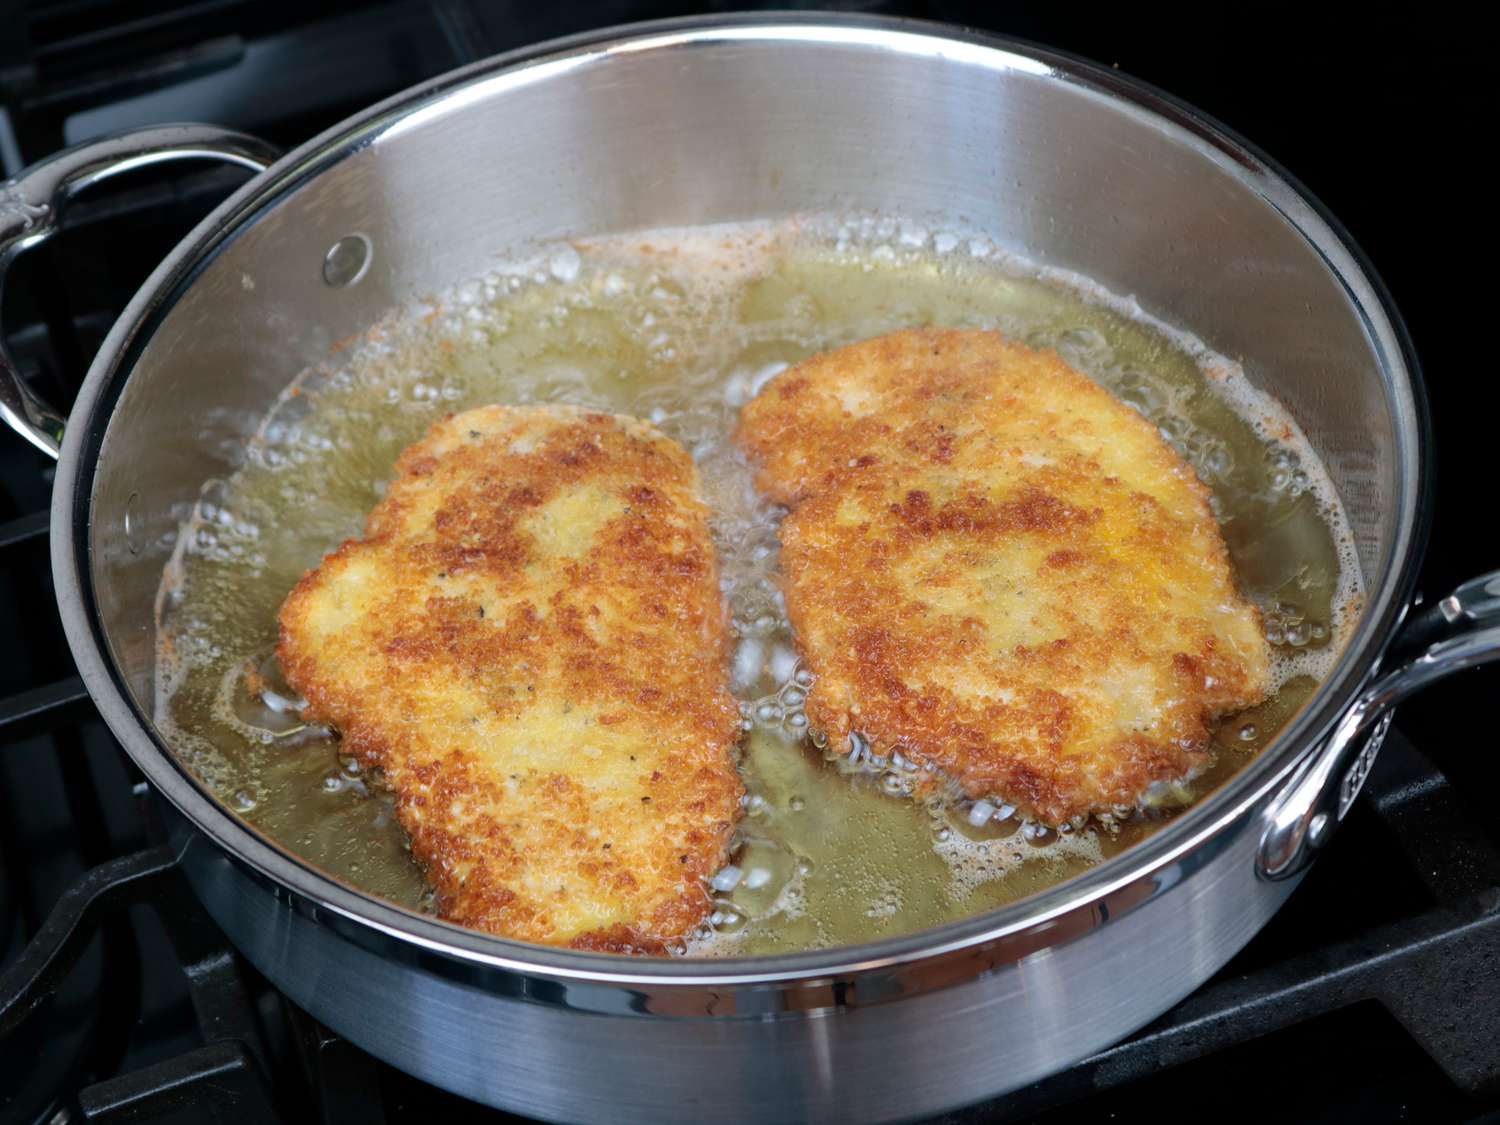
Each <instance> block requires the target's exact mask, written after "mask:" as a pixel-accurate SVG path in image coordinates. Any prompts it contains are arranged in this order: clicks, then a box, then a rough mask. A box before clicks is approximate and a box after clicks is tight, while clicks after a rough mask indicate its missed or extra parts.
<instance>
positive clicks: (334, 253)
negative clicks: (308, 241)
mask: <svg viewBox="0 0 1500 1125" xmlns="http://www.w3.org/2000/svg"><path fill="white" fill-rule="evenodd" d="M372 256H373V255H372V251H371V246H370V240H369V239H368V238H366V237H365V236H364V235H362V234H346V235H345V236H344V237H343V238H341V239H339V240H338V241H337V242H335V243H334V244H333V245H332V246H330V247H329V248H328V253H326V254H324V255H323V280H324V281H325V282H327V283H328V284H329V285H331V286H333V287H334V288H335V289H344V288H346V287H348V286H350V285H353V284H355V283H356V282H358V281H359V280H360V278H362V277H364V276H365V274H366V273H367V272H368V271H369V269H370V258H371V257H372Z"/></svg>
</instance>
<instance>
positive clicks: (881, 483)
mask: <svg viewBox="0 0 1500 1125" xmlns="http://www.w3.org/2000/svg"><path fill="white" fill-rule="evenodd" d="M739 437H740V441H741V443H742V444H743V445H744V446H745V447H746V448H747V449H748V450H749V451H750V452H751V454H752V455H753V456H754V457H755V458H756V459H757V460H758V461H759V463H760V465H761V467H762V472H761V476H760V483H761V487H762V488H763V489H764V490H765V491H766V492H767V493H769V494H770V495H771V496H772V497H773V498H775V499H776V500H777V501H778V502H780V503H782V504H786V505H787V506H789V508H790V509H791V510H790V512H789V514H788V515H787V517H786V519H785V521H784V522H783V524H782V530H781V536H782V564H781V565H782V573H783V576H784V583H785V587H786V599H787V608H788V611H789V613H790V616H791V620H792V625H793V627H794V628H795V629H796V631H797V635H798V643H799V645H800V647H801V649H802V651H803V654H804V656H805V658H806V660H807V662H808V664H809V666H810V668H811V669H812V671H813V673H814V675H815V676H816V677H817V679H816V682H815V683H814V685H813V687H812V690H811V693H810V695H809V698H808V702H807V710H808V716H809V719H810V720H811V722H812V723H813V724H814V725H815V726H816V727H820V728H821V729H823V730H824V731H825V732H826V733H827V734H828V736H829V737H830V739H832V740H833V741H834V743H835V745H837V746H840V747H844V748H847V747H848V746H849V745H850V735H851V733H858V734H860V735H863V736H864V737H866V738H868V739H870V740H871V742H872V743H874V744H875V745H876V747H877V748H878V749H881V750H883V749H884V748H899V749H901V750H902V751H903V752H904V753H906V754H907V755H909V756H911V757H914V758H917V759H919V760H921V761H924V762H926V763H927V764H929V765H931V766H932V767H934V768H936V769H937V770H939V771H940V772H941V773H943V774H945V775H947V776H948V777H950V778H951V779H953V780H955V781H956V782H957V783H958V784H959V785H960V786H961V787H962V789H963V790H964V792H965V793H967V794H968V795H969V796H971V797H974V798H979V797H994V798H998V799H1000V800H1003V801H1006V802H1008V803H1010V804H1013V805H1016V806H1017V807H1018V808H1020V809H1021V810H1022V812H1023V813H1025V814H1027V815H1030V816H1034V817H1037V818H1039V819H1041V820H1045V821H1047V822H1051V823H1058V822H1061V821H1064V820H1068V819H1071V818H1074V817H1076V816H1079V815H1081V814H1085V813H1089V812H1096V811H1104V810H1107V809H1109V808H1110V807H1111V806H1115V805H1121V804H1134V803H1135V802H1136V801H1137V800H1138V799H1139V798H1140V796H1141V794H1142V793H1143V791H1144V790H1145V789H1146V788H1147V787H1148V786H1149V785H1150V783H1151V782H1153V781H1169V780H1175V779H1179V778H1182V777H1184V776H1187V775H1190V774H1192V773H1195V772H1197V771H1199V770H1201V769H1202V768H1203V766H1204V765H1206V764H1207V762H1208V759H1209V756H1210V747H1209V735H1210V733H1211V731H1210V728H1211V724H1212V723H1213V722H1214V721H1215V719H1216V718H1218V717H1219V716H1221V715H1223V714H1225V713H1227V712H1230V711H1234V710H1238V709H1240V708H1243V707H1246V706H1248V705H1250V704H1253V703H1255V702H1258V701H1259V700H1261V699H1262V698H1264V696H1265V694H1266V692H1267V690H1268V684H1269V671H1268V666H1269V650H1268V649H1267V646H1266V642H1265V638H1264V636H1263V633H1262V631H1261V627H1260V621H1259V616H1258V614H1257V613H1256V611H1255V609H1254V607H1252V606H1251V605H1249V604H1248V603H1247V602H1245V601H1244V599H1242V598H1241V597H1240V596H1239V595H1238V594H1237V593H1236V591H1235V587H1234V581H1233V576H1232V573H1231V570H1230V565H1229V559H1228V554H1227V551H1226V549H1225V546H1224V542H1223V538H1222V536H1221V535H1220V533H1219V529H1218V525H1217V523H1216V522H1215V520H1214V518H1213V515H1212V512H1211V511H1210V509H1209V506H1208V490H1207V488H1205V487H1204V485H1203V484H1202V482H1200V481H1199V480H1198V478H1197V477H1196V476H1195V475H1194V473H1193V471H1192V469H1191V468H1190V467H1189V466H1188V465H1186V464H1185V463H1184V462H1182V460H1181V459H1179V458H1178V457H1177V456H1176V455H1175V454H1174V453H1173V452H1172V451H1171V449H1170V448H1168V446H1167V445H1166V443H1165V442H1164V441H1163V440H1162V438H1161V436H1160V435H1159V434H1158V433H1157V432H1156V430H1155V428H1154V427H1152V426H1151V424H1150V423H1149V422H1147V421H1146V420H1145V419H1144V418H1142V417H1140V416H1139V415H1138V414H1136V413H1135V412H1134V411H1132V410H1130V409H1129V408H1128V407H1126V406H1125V405H1124V404H1122V403H1120V402H1119V401H1118V400H1116V399H1115V398H1113V396H1111V395H1110V394H1109V393H1108V392H1107V391H1105V390H1104V389H1103V388H1101V387H1099V386H1098V385H1097V384H1095V383H1094V382H1092V381H1091V380H1090V379H1088V378H1087V377H1085V376H1083V375H1081V374H1079V373H1078V372H1076V371H1074V370H1073V369H1071V368H1070V367H1068V366H1067V364H1065V363H1064V362H1063V361H1062V360H1061V359H1059V358H1058V357H1057V355H1056V354H1054V353H1052V352H1050V351H1048V352H1037V351H1033V350H1031V349H1029V348H1026V347H1024V346H1022V345H1020V344H1016V343H1012V342H1010V341H1008V340H1006V339H1004V338H1003V337H1002V336H1001V335H1000V334H999V333H996V332H983V331H937V330H927V331H915V330H914V331H905V332H897V333H894V334H892V335H889V336H883V337H880V338H878V339H874V340H867V341H865V342H863V343H859V344H854V345H851V346H849V347H846V348H840V349H838V350H837V351H833V352H829V353H827V354H824V355H820V356H815V357H814V358H812V359H809V360H807V361H806V362H804V363H802V364H799V365H798V366H796V367H794V368H792V369H791V370H789V371H786V372H784V373H782V374H781V375H780V376H778V377H777V378H776V379H774V380H772V382H771V383H770V384H769V385H768V386H767V387H766V388H765V390H764V391H763V392H762V393H761V394H760V395H759V397H757V398H756V399H755V401H753V402H751V403H750V404H749V406H747V407H746V409H745V412H744V416H743V418H742V420H741V428H740V435H739Z"/></svg>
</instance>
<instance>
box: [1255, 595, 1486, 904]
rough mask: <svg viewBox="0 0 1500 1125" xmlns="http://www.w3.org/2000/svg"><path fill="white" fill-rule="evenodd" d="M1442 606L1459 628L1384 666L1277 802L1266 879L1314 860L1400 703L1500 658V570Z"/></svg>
mask: <svg viewBox="0 0 1500 1125" xmlns="http://www.w3.org/2000/svg"><path fill="white" fill-rule="evenodd" d="M1436 609H1437V611H1438V612H1439V613H1440V614H1441V617H1442V619H1443V620H1444V621H1445V622H1447V623H1448V624H1449V625H1450V626H1453V627H1454V635H1452V636H1448V637H1442V638H1440V639H1437V640H1435V641H1433V642H1432V643H1430V644H1429V645H1428V646H1427V647H1426V648H1425V649H1423V650H1422V651H1421V652H1420V653H1419V654H1418V655H1416V656H1415V657H1412V658H1410V659H1407V660H1403V661H1401V662H1400V663H1398V664H1397V665H1396V666H1395V667H1394V668H1392V669H1391V670H1389V671H1382V673H1381V675H1380V676H1379V677H1378V678H1377V679H1376V680H1375V681H1374V682H1373V683H1372V684H1370V685H1369V686H1368V687H1366V688H1365V689H1364V690H1363V691H1361V692H1360V693H1359V695H1358V697H1356V699H1355V700H1354V702H1353V703H1352V704H1351V705H1350V707H1349V709H1348V710H1347V711H1345V712H1344V713H1343V715H1342V716H1340V718H1339V721H1338V723H1337V725H1336V726H1335V727H1334V728H1333V733H1332V734H1330V735H1329V736H1328V740H1327V741H1326V742H1325V743H1324V744H1323V746H1322V748H1321V749H1319V751H1318V752H1317V753H1316V754H1314V755H1312V756H1311V757H1309V758H1308V760H1307V761H1306V762H1305V763H1304V764H1303V766H1302V768H1301V769H1300V770H1298V772H1297V774H1296V775H1295V776H1294V777H1293V779H1292V781H1291V783H1290V784H1289V785H1288V786H1287V788H1286V791H1285V792H1284V793H1283V794H1282V795H1281V796H1280V797H1278V798H1277V799H1276V801H1274V802H1273V803H1272V806H1271V809H1270V811H1269V812H1268V813H1267V822H1268V823H1267V826H1266V831H1265V834H1264V835H1263V836H1262V837H1261V842H1260V851H1259V853H1258V854H1257V856H1256V861H1255V862H1256V869H1257V871H1259V873H1260V875H1261V876H1262V877H1263V878H1266V879H1286V878H1290V877H1292V876H1294V875H1298V874H1300V873H1301V872H1302V871H1303V870H1304V869H1306V867H1307V865H1308V864H1309V863H1311V862H1312V859H1313V854H1314V853H1315V852H1316V851H1317V849H1318V848H1319V847H1321V846H1322V845H1323V844H1324V843H1325V842H1326V841H1327V839H1328V837H1329V835H1330V833H1331V830H1332V826H1333V825H1335V824H1337V822H1338V821H1341V820H1343V819H1344V816H1345V815H1346V814H1347V813H1348V811H1349V808H1350V806H1352V805H1353V803H1354V798H1355V797H1357V796H1358V795H1359V790H1360V786H1362V785H1363V784H1364V780H1365V777H1366V775H1368V773H1369V772H1370V766H1371V765H1372V764H1373V762H1374V757H1375V754H1376V753H1377V752H1378V751H1379V749H1380V738H1381V737H1383V736H1384V734H1385V729H1386V727H1388V726H1389V725H1390V720H1391V711H1392V708H1394V707H1395V706H1396V705H1397V704H1398V703H1400V702H1401V701H1402V700H1403V699H1405V698H1406V697H1407V696H1409V695H1411V694H1413V693H1415V692H1418V691H1420V690H1421V689H1422V688H1424V687H1427V686H1428V685H1429V684H1432V683H1435V682H1436V681H1438V680H1440V679H1442V678H1443V677H1444V676H1451V675H1452V674H1453V673H1455V672H1461V671H1463V670H1464V669H1466V668H1474V667H1478V666H1479V665H1481V664H1488V663H1490V662H1492V661H1495V660H1500V571H1495V572H1493V573H1490V574H1484V575H1481V576H1480V577H1478V578H1474V579H1471V580H1469V581H1468V582H1466V583H1464V584H1463V585H1462V586H1460V587H1459V588H1458V589H1457V590H1455V591H1454V592H1453V593H1452V594H1450V595H1448V597H1446V598H1444V599H1442V600H1441V601H1440V602H1438V603H1437V607H1436ZM1466 627H1472V629H1471V630H1470V629H1469V628H1466ZM1367 736H1369V737H1368V738H1367Z"/></svg>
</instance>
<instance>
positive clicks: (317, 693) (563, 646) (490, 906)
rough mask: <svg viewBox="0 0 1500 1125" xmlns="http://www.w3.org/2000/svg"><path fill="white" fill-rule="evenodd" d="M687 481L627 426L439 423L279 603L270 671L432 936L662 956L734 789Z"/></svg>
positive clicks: (712, 604) (716, 637) (702, 523)
mask: <svg viewBox="0 0 1500 1125" xmlns="http://www.w3.org/2000/svg"><path fill="white" fill-rule="evenodd" d="M697 487H698V482H697V473H696V471H695V470H694V467H693V464H692V461H691V459H690V458H689V457H688V456H687V454H686V453H685V452H684V451H683V449H682V448H681V447H680V446H679V445H677V444H676V443H675V442H673V441H671V440H669V439H668V438H666V437H664V436H663V435H661V434H660V433H659V432H657V431H656V430H655V429H653V428H652V427H650V426H647V425H645V424H644V423H640V422H636V421H633V420H630V419H624V418H618V417H615V416H612V415H607V414H596V413H587V412H584V411H579V410H573V409H570V408H559V407H550V408H549V407H536V408H524V409H523V408H511V407H503V406H492V407H486V408H483V409H479V410H473V411H469V412H467V413H464V414H460V415H457V416H455V417H452V418H448V419H446V420H444V421H442V422H439V423H438V424H437V425H435V426H434V427H433V428H432V430H431V432H430V433H429V434H428V435H427V437H426V438H424V439H423V440H422V441H420V442H418V443H417V444H416V445H413V446H411V447H410V448H409V449H407V450H406V451H405V452H404V453H403V454H402V455H401V458H400V460H399V461H398V462H397V465H396V477H395V479H394V481H393V482H392V484H391V486H390V490H389V492H388V494H387V495H386V498H385V499H384V500H382V501H381V502H380V504H378V505H377V506H376V507H375V509H374V510H373V511H372V512H371V513H370V517H369V521H368V523H367V525H366V531H365V538H364V539H363V540H358V541H354V540H351V541H350V542H347V543H345V544H344V545H343V546H342V547H340V548H339V549H338V550H337V551H335V552H334V553H333V554H331V555H329V556H328V557H327V558H326V559H324V560H323V563H322V564H321V565H320V566H319V567H318V568H317V569H316V570H313V571H309V572H308V573H307V574H306V575H305V576H304V577H303V578H302V580H301V582H299V583H298V584H297V586H296V588H295V589H294V590H293V591H292V593H291V595H290V596H289V597H288V598H287V600H286V603H285V604H284V605H283V606H282V610H281V642H280V646H279V649H278V652H279V655H280V658H281V662H282V667H283V669H284V671H285V674H286V678H287V681H288V682H289V683H290V684H291V685H292V686H293V687H295V688H296V689H297V690H298V691H300V692H301V693H302V694H303V695H304V697H305V698H306V699H307V701H308V707H307V714H308V715H309V717H312V718H316V719H318V720H320V721H323V722H326V723H329V724H330V725H332V726H333V727H335V728H336V729H338V730H339V731H340V732H341V733H342V736H343V744H344V749H345V750H346V751H347V752H349V753H352V754H354V755H356V756H357V757H358V758H359V759H360V760H361V761H363V762H365V763H366V764H368V765H370V766H373V767H378V768H379V769H380V770H382V771H383V774H384V778H385V782H386V784H387V785H389V786H390V788H391V789H392V790H393V791H394V792H395V793H396V797H397V813H398V816H399V817H400V820H401V823H402V825H403V826H404V827H405V828H406V831H407V833H408V834H409V836H410V838H411V845H412V853H413V855H415V856H416V858H417V860H418V861H419V862H420V863H421V864H422V866H423V868H424V869H425V871H426V873H427V876H428V879H429V880H430V882H431V883H432V885H433V887H434V888H435V890H436V893H437V902H438V908H439V910H440V912H441V913H442V915H443V916H444V917H446V918H449V919H451V920H452V921H455V922H459V923H462V924H464V925H468V926H474V927H476V928H479V929H484V930H489V931H491V932H493V933H497V934H502V935H505V936H507V937H513V938H518V939H521V940H525V941H534V942H546V943H552V944H566V945H573V946H576V947H578V948H585V949H596V950H610V951H614V952H630V953H660V952H663V951H664V950H665V949H666V947H667V946H668V944H669V943H672V942H674V941H677V940H678V939H680V938H682V937H684V936H686V935H688V934H689V933H691V932H692V931H693V930H694V929H695V928H696V927H697V926H698V925H699V924H700V923H701V922H702V920H703V918H704V917H705V915H706V914H707V913H708V910H709V898H708V895H707V892H706V890H705V885H704V883H705V880H706V879H708V878H709V877H711V876H712V875H713V873H714V872H715V871H717V870H718V868H719V867H721V866H722V865H723V863H724V862H725V860H726V852H727V848H728V843H729V838H730V835H731V833H732V831H733V827H734V823H735V820H736V819H737V817H738V815H739V806H740V797H741V793H742V787H741V785H740V781H739V778H738V775H737V773H736V771H735V768H734V761H733V750H734V746H735V743H736V741H737V740H738V736H739V713H738V709H737V706H736V704H735V702H734V700H733V699H732V698H731V697H730V695H729V692H728V690H727V677H726V673H725V656H726V645H727V636H726V628H725V621H724V613H723V608H722V603H721V598H720V593H719V588H718V568H717V562H716V560H715V557H714V552H713V546H712V544H711V542H710V540H709V533H708V517H707V511H706V510H705V508H704V506H703V503H702V501H701V500H700V499H699V498H698V495H697Z"/></svg>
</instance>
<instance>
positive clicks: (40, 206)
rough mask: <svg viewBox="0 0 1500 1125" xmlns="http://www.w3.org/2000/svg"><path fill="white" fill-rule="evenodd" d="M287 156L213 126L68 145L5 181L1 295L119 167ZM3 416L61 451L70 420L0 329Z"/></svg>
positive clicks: (248, 164)
mask: <svg viewBox="0 0 1500 1125" xmlns="http://www.w3.org/2000/svg"><path fill="white" fill-rule="evenodd" d="M278 155H280V154H279V153H278V151H277V150H276V149H275V148H273V147H272V146H271V145H268V144H266V143H265V142H264V141H261V140H257V139H256V138H255V137H251V136H246V135H245V134H244V133H235V132H232V131H230V130H228V129H220V128H217V127H215V126H213V125H159V126H152V127H150V128H146V129H132V130H129V131H128V132H124V133H117V134H115V135H113V136H109V137H103V138H100V139H99V140H95V141H87V142H85V143H84V144H81V145H75V146H74V147H73V148H69V149H64V150H63V151H62V152H59V153H58V154H57V155H55V156H51V157H48V158H47V159H46V160H43V161H42V162H41V163H39V164H34V165H32V166H31V167H30V168H28V169H26V171H24V172H22V173H21V174H20V175H19V176H17V177H16V178H15V179H13V180H6V181H5V182H4V183H0V293H3V291H4V286H5V273H6V271H7V270H8V269H9V268H10V263H11V262H12V261H13V260H14V259H15V257H16V256H17V255H18V254H20V253H21V251H23V250H26V249H29V248H30V247H32V246H35V245H37V244H38V243H40V242H43V241H45V240H46V239H47V238H49V237H50V236H51V235H52V234H53V233H54V232H55V231H56V230H57V227H58V213H59V212H60V211H61V209H62V207H63V206H64V205H65V204H66V203H67V202H68V200H70V199H72V198H73V196H74V195H76V194H77V193H78V192H80V191H82V190H84V189H85V188H88V187H92V186H93V185H94V184H97V183H99V182H100V181H101V180H107V179H109V178H110V177H111V176H114V175H117V174H118V173H120V172H130V171H134V170H135V169H137V168H147V167H150V166H151V165H153V164H160V163H163V162H165V161H168V160H223V161H227V162H228V163H230V164H238V165H240V166H241V167H242V168H249V169H250V170H251V171H253V172H262V171H264V170H265V169H266V168H268V167H270V165H271V164H272V163H273V162H274V161H275V160H276V158H277V156H278ZM0 419H3V420H4V421H5V423H6V424H7V425H9V426H10V428H11V429H13V430H15V431H16V433H18V434H20V435H21V436H22V437H24V438H25V439H26V440H27V441H29V442H31V444H32V445H34V446H36V447H37V448H38V449H40V450H41V451H42V452H43V453H47V454H50V455H51V456H53V457H56V456H58V454H59V452H60V451H61V448H62V434H63V427H64V426H65V425H66V424H67V419H66V418H65V417H64V416H63V415H61V414H59V413H58V412H57V411H56V410H54V409H53V408H52V407H51V406H49V405H48V404H47V403H46V402H44V401H43V400H42V399H41V398H40V397H39V396H38V395H37V394H36V392H35V391H33V390H32V389H31V388H30V387H28V386H27V385H26V382H25V381H24V380H23V379H22V378H21V374H20V372H18V371H17V370H16V367H15V364H14V363H12V362H11V360H10V356H9V355H8V354H7V353H6V351H5V342H4V338H3V334H0Z"/></svg>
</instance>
